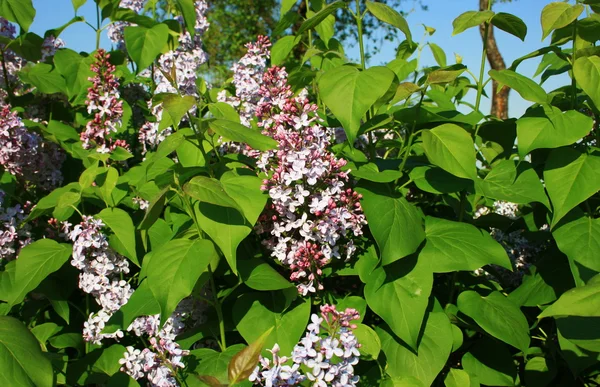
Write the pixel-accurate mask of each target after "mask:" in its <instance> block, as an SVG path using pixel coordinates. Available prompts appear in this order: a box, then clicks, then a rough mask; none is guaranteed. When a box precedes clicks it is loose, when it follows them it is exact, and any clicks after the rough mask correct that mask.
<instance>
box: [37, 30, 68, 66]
mask: <svg viewBox="0 0 600 387" xmlns="http://www.w3.org/2000/svg"><path fill="white" fill-rule="evenodd" d="M64 47H65V42H64V41H63V40H62V39H60V38H57V37H55V36H54V35H50V36H47V37H46V38H45V39H44V42H43V43H42V59H41V61H42V62H45V61H46V59H48V58H50V57H53V56H54V54H56V51H57V50H59V49H61V48H64Z"/></svg>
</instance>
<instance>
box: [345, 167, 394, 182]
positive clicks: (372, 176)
mask: <svg viewBox="0 0 600 387" xmlns="http://www.w3.org/2000/svg"><path fill="white" fill-rule="evenodd" d="M350 168H351V170H350V174H351V175H352V176H354V177H358V178H359V179H364V180H368V181H374V182H377V183H390V182H392V181H394V180H398V179H399V178H401V177H402V172H400V171H397V170H393V169H386V170H383V171H380V170H379V167H378V166H377V164H375V163H367V164H363V165H360V166H358V167H356V168H354V166H351V167H350Z"/></svg>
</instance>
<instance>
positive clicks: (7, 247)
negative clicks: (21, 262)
mask: <svg viewBox="0 0 600 387" xmlns="http://www.w3.org/2000/svg"><path fill="white" fill-rule="evenodd" d="M5 197H6V193H5V192H4V191H2V190H0V267H1V266H3V265H4V264H5V263H6V262H8V261H12V260H14V259H15V258H17V256H18V255H19V251H20V250H21V249H22V248H23V247H25V246H27V245H28V244H29V243H31V242H32V240H31V226H30V225H29V224H28V223H25V218H26V217H27V215H28V212H29V211H28V210H27V208H24V207H23V206H21V205H20V204H17V205H15V206H13V207H7V206H6V205H5V202H6V201H5ZM28 204H29V203H26V205H25V207H28Z"/></svg>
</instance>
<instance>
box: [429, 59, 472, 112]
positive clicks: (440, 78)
mask: <svg viewBox="0 0 600 387" xmlns="http://www.w3.org/2000/svg"><path fill="white" fill-rule="evenodd" d="M466 69H467V67H466V66H465V65H462V64H455V65H452V66H448V67H442V68H441V69H437V70H433V71H432V72H430V73H429V74H427V82H428V83H429V84H431V85H436V84H446V83H451V82H454V81H455V80H456V78H458V77H459V76H460V75H461V74H462V73H464V72H465V70H466ZM428 94H431V90H430V91H429V93H428ZM442 95H444V96H445V94H443V93H442ZM447 98H448V97H447ZM450 104H451V105H452V109H454V106H453V104H452V102H450Z"/></svg>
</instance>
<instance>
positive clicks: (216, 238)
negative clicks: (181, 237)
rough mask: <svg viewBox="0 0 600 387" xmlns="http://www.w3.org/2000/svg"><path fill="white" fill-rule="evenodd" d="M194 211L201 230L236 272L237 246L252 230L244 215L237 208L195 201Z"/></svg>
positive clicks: (235, 272)
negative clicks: (217, 247)
mask: <svg viewBox="0 0 600 387" xmlns="http://www.w3.org/2000/svg"><path fill="white" fill-rule="evenodd" d="M194 211H195V212H196V217H197V218H198V222H199V223H200V227H201V228H202V231H204V232H205V233H207V234H208V236H209V237H210V238H211V239H212V240H213V242H215V244H216V245H217V246H219V249H220V250H221V252H222V253H223V255H225V258H226V259H227V263H229V266H230V267H231V270H232V271H233V273H234V274H237V248H238V246H239V244H240V243H242V241H243V240H244V239H245V238H246V237H247V236H248V235H249V234H250V232H251V231H252V227H251V226H250V224H249V223H248V221H247V220H246V219H245V218H244V215H242V213H241V212H240V211H239V210H237V209H234V208H231V207H223V206H220V205H216V204H212V203H208V202H198V203H196V204H195V206H194Z"/></svg>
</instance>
